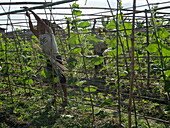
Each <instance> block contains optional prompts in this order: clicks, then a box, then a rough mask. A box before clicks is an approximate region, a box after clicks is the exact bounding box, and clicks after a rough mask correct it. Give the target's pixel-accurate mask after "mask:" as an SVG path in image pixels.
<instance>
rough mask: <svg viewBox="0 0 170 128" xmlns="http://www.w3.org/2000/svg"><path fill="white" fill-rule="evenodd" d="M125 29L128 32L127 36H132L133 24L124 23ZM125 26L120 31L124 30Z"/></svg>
mask: <svg viewBox="0 0 170 128" xmlns="http://www.w3.org/2000/svg"><path fill="white" fill-rule="evenodd" d="M124 27H125V29H126V30H124V31H126V33H127V35H130V34H131V33H132V24H131V23H124ZM124 27H123V25H122V26H121V28H120V29H124Z"/></svg>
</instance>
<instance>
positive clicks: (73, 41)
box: [68, 35, 79, 44]
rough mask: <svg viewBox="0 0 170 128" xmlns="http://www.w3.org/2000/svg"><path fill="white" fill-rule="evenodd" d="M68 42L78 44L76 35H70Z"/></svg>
mask: <svg viewBox="0 0 170 128" xmlns="http://www.w3.org/2000/svg"><path fill="white" fill-rule="evenodd" d="M68 43H69V44H79V41H78V35H71V37H70V38H69V39H68Z"/></svg>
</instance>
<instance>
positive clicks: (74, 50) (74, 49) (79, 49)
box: [69, 47, 81, 54]
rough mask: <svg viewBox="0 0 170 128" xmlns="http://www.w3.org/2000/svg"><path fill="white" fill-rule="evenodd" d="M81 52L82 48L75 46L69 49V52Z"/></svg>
mask: <svg viewBox="0 0 170 128" xmlns="http://www.w3.org/2000/svg"><path fill="white" fill-rule="evenodd" d="M80 53H81V48H79V47H78V48H73V49H71V50H70V51H69V54H80Z"/></svg>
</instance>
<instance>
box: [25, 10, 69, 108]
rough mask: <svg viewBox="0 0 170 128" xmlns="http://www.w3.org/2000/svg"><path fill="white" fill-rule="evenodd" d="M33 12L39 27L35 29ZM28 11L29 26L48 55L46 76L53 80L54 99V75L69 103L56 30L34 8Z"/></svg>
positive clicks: (64, 99)
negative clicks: (32, 17)
mask: <svg viewBox="0 0 170 128" xmlns="http://www.w3.org/2000/svg"><path fill="white" fill-rule="evenodd" d="M29 12H31V13H32V14H33V16H34V17H35V19H36V21H37V28H36V29H35V28H34V26H33V24H32V21H31V16H30V13H29ZM29 12H28V11H26V16H27V17H28V19H29V27H30V30H31V31H32V32H33V34H34V35H35V36H36V37H37V38H38V40H39V41H40V47H39V46H36V47H38V48H39V50H41V52H42V53H43V54H44V55H45V56H46V57H47V65H46V67H47V69H46V76H47V79H50V80H51V81H52V82H51V84H52V88H53V90H54V100H53V101H55V100H56V95H57V84H56V83H53V79H54V77H57V78H58V82H57V83H58V84H60V85H61V88H62V90H63V95H64V97H63V104H64V105H66V104H67V89H66V78H65V76H64V71H65V70H66V69H65V68H64V66H63V65H62V58H61V55H60V54H59V52H58V46H57V43H56V40H55V36H54V31H53V30H52V27H53V26H52V25H53V24H52V23H51V22H49V21H48V20H46V19H41V18H40V17H39V16H38V15H37V14H36V13H34V12H33V11H32V10H29Z"/></svg>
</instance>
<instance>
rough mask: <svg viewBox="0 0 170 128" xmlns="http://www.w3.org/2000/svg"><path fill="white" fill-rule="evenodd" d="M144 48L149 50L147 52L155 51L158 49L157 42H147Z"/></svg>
mask: <svg viewBox="0 0 170 128" xmlns="http://www.w3.org/2000/svg"><path fill="white" fill-rule="evenodd" d="M146 50H147V51H148V52H149V53H154V52H157V51H158V45H157V44H154V43H152V44H149V45H148V47H146Z"/></svg>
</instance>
